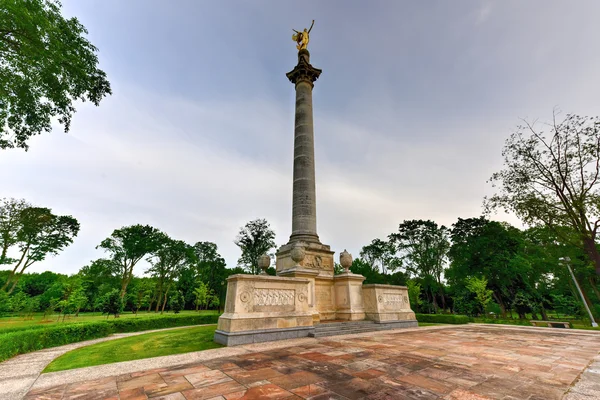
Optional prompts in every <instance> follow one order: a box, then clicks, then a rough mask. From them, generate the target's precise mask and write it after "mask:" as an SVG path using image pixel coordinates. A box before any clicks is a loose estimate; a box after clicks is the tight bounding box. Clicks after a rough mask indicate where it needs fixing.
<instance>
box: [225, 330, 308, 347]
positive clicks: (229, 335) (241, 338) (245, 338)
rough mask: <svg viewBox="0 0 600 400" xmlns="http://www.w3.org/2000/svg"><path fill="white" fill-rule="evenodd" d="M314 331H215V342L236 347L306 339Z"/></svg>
mask: <svg viewBox="0 0 600 400" xmlns="http://www.w3.org/2000/svg"><path fill="white" fill-rule="evenodd" d="M313 331H314V327H312V326H302V327H293V328H277V329H259V330H253V331H241V332H225V331H222V330H219V329H217V330H216V331H215V337H214V340H215V342H217V343H219V344H222V345H225V346H238V345H241V344H250V343H262V342H271V341H274V340H285V339H297V338H303V337H308V334H309V333H311V332H313Z"/></svg>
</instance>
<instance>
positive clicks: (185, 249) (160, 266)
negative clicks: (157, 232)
mask: <svg viewBox="0 0 600 400" xmlns="http://www.w3.org/2000/svg"><path fill="white" fill-rule="evenodd" d="M148 261H149V262H150V263H152V267H151V268H150V269H148V271H147V272H149V273H150V274H152V276H153V277H154V278H156V280H157V288H158V291H159V295H158V300H159V301H158V302H157V303H156V311H158V308H159V306H160V303H161V297H162V308H161V313H162V312H164V310H165V307H166V305H167V296H168V294H169V290H170V289H171V286H172V285H173V282H174V281H175V279H177V277H178V276H179V274H180V273H181V270H182V269H183V268H185V267H186V266H189V265H191V264H193V263H194V262H195V261H196V260H195V255H194V251H193V249H192V247H191V246H190V245H188V244H187V243H185V242H184V241H182V240H174V239H171V238H170V237H168V236H167V235H164V234H163V236H162V242H161V247H160V248H159V249H158V250H156V251H155V252H154V253H153V254H152V256H151V257H149V259H148Z"/></svg>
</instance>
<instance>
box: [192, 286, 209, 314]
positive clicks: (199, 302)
mask: <svg viewBox="0 0 600 400" xmlns="http://www.w3.org/2000/svg"><path fill="white" fill-rule="evenodd" d="M194 297H195V299H194V304H196V311H198V308H200V307H204V306H206V304H207V303H208V297H209V289H208V286H207V285H206V284H205V283H204V282H198V287H196V288H195V289H194Z"/></svg>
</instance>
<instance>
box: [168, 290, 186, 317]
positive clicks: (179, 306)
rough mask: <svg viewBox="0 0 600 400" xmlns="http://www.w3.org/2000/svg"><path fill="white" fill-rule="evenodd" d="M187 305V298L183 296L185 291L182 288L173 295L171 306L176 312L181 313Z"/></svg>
mask: <svg viewBox="0 0 600 400" xmlns="http://www.w3.org/2000/svg"><path fill="white" fill-rule="evenodd" d="M184 305H185V299H184V298H183V293H181V291H180V290H177V291H176V292H175V294H174V295H173V296H171V300H170V301H169V307H170V308H171V310H172V311H173V312H174V313H175V314H179V312H180V311H181V310H183V306H184Z"/></svg>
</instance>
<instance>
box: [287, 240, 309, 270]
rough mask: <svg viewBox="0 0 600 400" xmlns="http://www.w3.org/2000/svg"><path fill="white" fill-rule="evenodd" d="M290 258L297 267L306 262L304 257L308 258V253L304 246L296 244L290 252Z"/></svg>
mask: <svg viewBox="0 0 600 400" xmlns="http://www.w3.org/2000/svg"><path fill="white" fill-rule="evenodd" d="M290 256H291V257H292V260H293V261H294V262H295V263H296V265H300V263H301V262H302V261H303V260H304V257H306V251H305V250H304V246H303V245H301V244H300V243H296V244H295V245H294V247H292V250H291V251H290Z"/></svg>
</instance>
